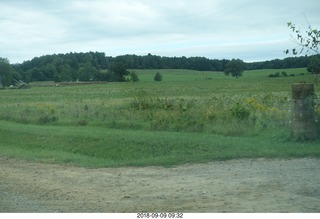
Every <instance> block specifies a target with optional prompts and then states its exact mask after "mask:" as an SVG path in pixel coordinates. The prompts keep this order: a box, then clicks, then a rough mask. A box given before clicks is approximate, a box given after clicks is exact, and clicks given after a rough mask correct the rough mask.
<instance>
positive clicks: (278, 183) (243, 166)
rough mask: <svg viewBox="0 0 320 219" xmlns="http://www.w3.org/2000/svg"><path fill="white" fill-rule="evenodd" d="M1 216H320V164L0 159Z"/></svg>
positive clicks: (316, 161) (308, 161) (305, 161)
mask: <svg viewBox="0 0 320 219" xmlns="http://www.w3.org/2000/svg"><path fill="white" fill-rule="evenodd" d="M0 212H110V213H111V212H320V160H319V159H311V158H306V159H290V160H279V159H254V160H251V159H242V160H231V161H221V162H210V163H206V164H191V165H182V166H177V167H172V168H163V167H142V168H136V167H126V168H101V169H86V168H81V167H73V166H67V165H54V164H43V163H32V162H26V161H21V160H15V159H7V158H5V157H0Z"/></svg>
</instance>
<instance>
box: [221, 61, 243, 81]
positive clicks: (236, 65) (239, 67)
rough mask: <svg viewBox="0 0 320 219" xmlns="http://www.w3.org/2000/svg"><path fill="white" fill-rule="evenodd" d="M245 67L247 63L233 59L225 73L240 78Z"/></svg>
mask: <svg viewBox="0 0 320 219" xmlns="http://www.w3.org/2000/svg"><path fill="white" fill-rule="evenodd" d="M244 69H245V63H244V62H243V61H242V60H240V59H232V60H231V61H230V62H229V63H228V64H227V65H226V68H225V70H224V74H225V75H227V76H229V75H231V76H232V77H236V78H239V77H241V76H242V74H243V71H244Z"/></svg>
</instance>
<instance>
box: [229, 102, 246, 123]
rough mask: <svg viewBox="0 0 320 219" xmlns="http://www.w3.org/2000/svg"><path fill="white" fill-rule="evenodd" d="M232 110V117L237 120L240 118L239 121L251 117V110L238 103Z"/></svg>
mask: <svg viewBox="0 0 320 219" xmlns="http://www.w3.org/2000/svg"><path fill="white" fill-rule="evenodd" d="M230 110H231V114H232V116H234V117H235V118H238V119H248V118H249V116H250V111H249V109H247V108H246V107H244V106H242V105H240V103H237V104H236V105H235V106H233V107H232V108H231V109H230Z"/></svg>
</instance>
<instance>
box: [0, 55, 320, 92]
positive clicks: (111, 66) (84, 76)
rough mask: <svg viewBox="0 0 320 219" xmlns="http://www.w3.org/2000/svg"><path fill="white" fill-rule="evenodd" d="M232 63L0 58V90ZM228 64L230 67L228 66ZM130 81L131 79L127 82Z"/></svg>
mask: <svg viewBox="0 0 320 219" xmlns="http://www.w3.org/2000/svg"><path fill="white" fill-rule="evenodd" d="M315 58H317V59H319V58H320V57H319V55H318V56H301V57H290V58H285V59H274V60H270V61H262V62H251V63H245V62H242V63H243V69H244V70H254V69H284V68H302V67H307V66H308V64H309V63H310V62H311V60H313V59H315ZM232 61H234V60H227V59H221V60H218V59H208V58H205V57H189V58H187V57H185V56H182V57H162V56H157V55H152V54H150V53H149V54H148V55H144V56H138V55H122V56H117V57H111V56H106V54H105V53H104V52H86V53H66V54H53V55H45V56H41V57H35V58H33V59H32V60H29V61H24V62H23V63H17V64H10V63H9V60H7V59H5V58H0V86H1V85H2V86H8V85H10V83H12V81H13V80H23V81H25V82H32V81H56V82H60V81H77V80H79V81H127V80H135V79H136V74H135V73H134V72H133V74H132V75H131V74H130V72H129V71H128V70H127V69H190V70H198V71H226V70H228V69H229V68H230V64H231V63H232ZM230 62H231V63H230ZM130 77H131V78H130Z"/></svg>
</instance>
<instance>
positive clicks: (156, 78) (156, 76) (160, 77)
mask: <svg viewBox="0 0 320 219" xmlns="http://www.w3.org/2000/svg"><path fill="white" fill-rule="evenodd" d="M154 80H155V81H162V75H161V74H160V73H159V72H157V74H156V75H155V76H154Z"/></svg>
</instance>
